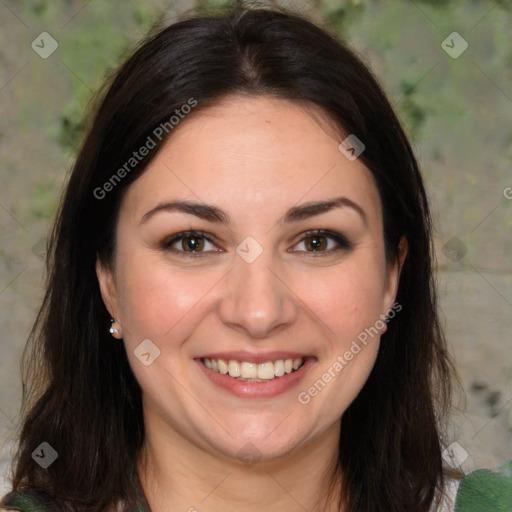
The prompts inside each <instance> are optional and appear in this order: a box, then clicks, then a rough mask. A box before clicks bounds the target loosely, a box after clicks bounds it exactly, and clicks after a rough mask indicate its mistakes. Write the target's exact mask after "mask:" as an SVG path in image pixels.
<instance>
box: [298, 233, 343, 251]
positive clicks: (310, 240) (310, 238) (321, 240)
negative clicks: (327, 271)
mask: <svg viewBox="0 0 512 512" xmlns="http://www.w3.org/2000/svg"><path fill="white" fill-rule="evenodd" d="M301 244H303V245H304V249H302V250H295V251H294V252H304V253H310V254H311V253H313V254H314V253H323V254H326V255H327V254H330V253H333V252H336V251H340V250H343V249H345V250H348V249H351V248H352V245H351V243H350V242H349V241H348V240H347V239H346V238H345V237H344V236H343V235H342V234H341V233H336V232H334V231H328V230H317V231H312V232H309V233H305V236H304V237H303V238H302V239H301V240H300V242H299V243H298V244H296V246H295V247H298V246H300V245H301Z"/></svg>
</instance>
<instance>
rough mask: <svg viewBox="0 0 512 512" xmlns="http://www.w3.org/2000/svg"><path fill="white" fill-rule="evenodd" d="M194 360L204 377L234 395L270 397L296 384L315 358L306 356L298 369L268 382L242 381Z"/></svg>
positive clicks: (198, 360)
mask: <svg viewBox="0 0 512 512" xmlns="http://www.w3.org/2000/svg"><path fill="white" fill-rule="evenodd" d="M195 361H196V363H197V364H198V365H199V368H200V369H201V371H202V372H203V373H204V374H205V375H206V377H208V378H209V379H210V380H211V381H212V382H213V383H214V384H216V385H217V386H219V387H220V388H222V389H225V390H226V391H229V392H230V393H232V394H233V395H235V396H239V397H242V398H272V397H274V396H277V395H280V394H281V393H285V392H286V391H289V390H290V389H292V388H293V387H294V386H297V385H298V384H299V383H300V381H301V380H302V379H303V378H304V377H305V375H306V373H307V372H308V370H309V369H310V368H311V366H313V364H314V363H315V358H314V357H308V358H307V359H306V361H305V362H304V364H303V365H302V367H301V368H300V369H299V370H296V371H294V372H292V373H286V374H285V375H283V376H282V377H275V378H274V379H272V380H269V381H268V382H243V381H240V380H237V379H235V378H233V377H230V376H229V375H223V374H222V373H218V372H214V371H213V370H210V369H208V368H206V366H205V365H204V363H203V361H202V360H200V359H195Z"/></svg>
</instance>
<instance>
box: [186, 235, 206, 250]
mask: <svg viewBox="0 0 512 512" xmlns="http://www.w3.org/2000/svg"><path fill="white" fill-rule="evenodd" d="M181 246H182V248H183V250H184V251H186V252H198V251H202V250H203V248H204V239H203V238H202V237H201V236H197V235H187V236H185V237H183V238H182V239H181Z"/></svg>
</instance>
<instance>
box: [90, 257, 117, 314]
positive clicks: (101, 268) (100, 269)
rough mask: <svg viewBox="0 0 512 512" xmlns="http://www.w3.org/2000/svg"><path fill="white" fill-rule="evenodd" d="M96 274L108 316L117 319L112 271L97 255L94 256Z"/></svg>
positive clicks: (115, 288)
mask: <svg viewBox="0 0 512 512" xmlns="http://www.w3.org/2000/svg"><path fill="white" fill-rule="evenodd" d="M96 276H97V278H98V283H99V285H100V292H101V297H102V299H103V303H104V304H105V307H106V308H107V310H108V312H109V313H110V316H111V317H112V318H114V319H116V320H117V319H118V318H119V304H118V300H117V287H116V283H115V278H114V273H113V271H112V269H111V268H110V267H109V266H107V265H106V264H105V263H104V262H103V261H102V260H101V258H100V257H99V256H97V257H96Z"/></svg>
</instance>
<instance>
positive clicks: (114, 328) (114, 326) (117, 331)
mask: <svg viewBox="0 0 512 512" xmlns="http://www.w3.org/2000/svg"><path fill="white" fill-rule="evenodd" d="M108 332H109V333H110V334H112V336H113V337H114V338H117V339H118V340H119V339H121V338H122V335H121V326H120V325H119V324H118V323H117V322H116V321H115V320H114V319H113V318H111V319H110V329H109V330H108Z"/></svg>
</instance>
